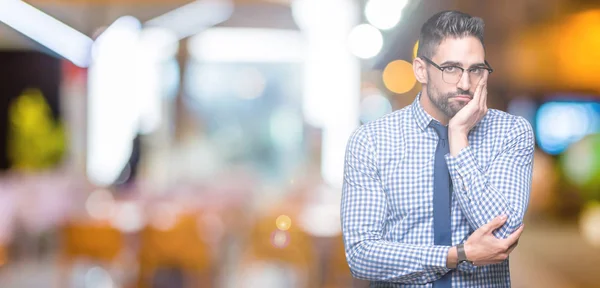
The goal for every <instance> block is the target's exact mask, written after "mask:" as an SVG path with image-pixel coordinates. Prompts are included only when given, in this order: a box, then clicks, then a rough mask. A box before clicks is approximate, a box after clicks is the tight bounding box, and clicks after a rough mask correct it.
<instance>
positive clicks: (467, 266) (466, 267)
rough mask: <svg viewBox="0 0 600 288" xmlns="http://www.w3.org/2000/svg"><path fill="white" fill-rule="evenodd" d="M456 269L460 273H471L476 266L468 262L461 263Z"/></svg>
mask: <svg viewBox="0 0 600 288" xmlns="http://www.w3.org/2000/svg"><path fill="white" fill-rule="evenodd" d="M456 269H457V270H459V271H462V272H467V273H473V272H475V270H476V269H477V266H475V265H473V264H471V263H469V262H462V263H460V264H458V267H456Z"/></svg>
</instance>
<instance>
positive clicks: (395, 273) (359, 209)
mask: <svg viewBox="0 0 600 288" xmlns="http://www.w3.org/2000/svg"><path fill="white" fill-rule="evenodd" d="M364 127H365V126H361V127H360V128H359V129H358V130H357V131H356V132H355V133H354V134H353V135H352V136H351V137H350V140H349V141H348V145H347V148H346V156H345V165H344V183H343V188H342V202H341V220H342V233H343V237H344V244H345V250H346V259H347V261H348V264H349V266H350V271H351V272H352V275H353V276H354V277H356V278H359V279H363V280H370V281H386V282H398V283H405V284H424V283H428V282H432V281H434V280H436V279H438V278H440V277H441V276H443V275H444V274H446V273H447V272H449V271H450V269H448V268H447V267H446V259H447V255H448V249H450V246H434V245H431V246H424V245H413V244H406V243H399V242H392V241H386V240H383V239H382V234H383V229H384V222H385V221H386V215H387V208H388V207H387V205H388V202H387V199H386V193H385V191H384V190H383V185H382V182H381V179H380V175H379V171H378V169H377V164H376V151H375V149H374V146H373V144H372V143H371V140H370V139H371V138H370V137H369V135H368V133H367V130H366V129H365V128H364Z"/></svg>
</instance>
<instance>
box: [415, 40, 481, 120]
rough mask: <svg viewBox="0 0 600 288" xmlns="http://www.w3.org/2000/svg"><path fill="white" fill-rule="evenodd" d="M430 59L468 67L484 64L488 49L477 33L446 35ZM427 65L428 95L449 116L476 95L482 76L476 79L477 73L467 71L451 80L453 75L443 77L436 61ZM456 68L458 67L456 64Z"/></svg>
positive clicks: (439, 63)
mask: <svg viewBox="0 0 600 288" xmlns="http://www.w3.org/2000/svg"><path fill="white" fill-rule="evenodd" d="M431 60H432V61H433V62H434V63H436V64H437V65H438V66H440V67H449V66H455V67H462V68H464V69H465V70H467V69H469V68H471V67H477V66H482V65H485V64H484V63H485V51H484V49H483V45H482V44H481V42H480V41H479V39H477V38H475V37H471V36H467V37H463V38H446V39H444V40H443V41H442V42H441V43H440V45H439V46H438V48H437V51H436V53H435V54H434V56H433V58H432V59H431ZM427 66H428V68H427V75H428V81H427V86H426V87H427V95H428V96H429V99H430V100H431V102H432V103H433V105H435V106H436V108H437V109H438V110H440V111H441V112H442V113H444V114H445V115H446V116H447V117H448V118H452V117H454V115H456V113H457V112H458V111H460V109H462V108H463V107H465V105H467V103H469V101H470V100H471V99H473V93H474V92H475V88H476V87H477V82H476V81H478V80H479V79H475V78H476V77H472V76H471V75H469V73H468V72H467V71H465V73H463V74H462V77H460V80H458V82H457V83H453V82H455V81H448V80H453V79H451V78H450V77H443V75H442V71H440V70H439V69H437V68H436V67H434V66H433V65H427ZM454 69H455V70H456V68H454ZM447 71H451V70H447ZM448 82H450V83H448Z"/></svg>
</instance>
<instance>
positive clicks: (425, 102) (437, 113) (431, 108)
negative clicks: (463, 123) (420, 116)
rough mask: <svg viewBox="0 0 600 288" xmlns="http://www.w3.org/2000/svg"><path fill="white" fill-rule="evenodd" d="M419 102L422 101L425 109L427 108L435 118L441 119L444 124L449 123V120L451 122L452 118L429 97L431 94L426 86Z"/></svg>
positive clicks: (428, 112) (426, 110)
mask: <svg viewBox="0 0 600 288" xmlns="http://www.w3.org/2000/svg"><path fill="white" fill-rule="evenodd" d="M419 102H420V103H421V107H423V110H425V112H427V114H429V115H431V117H433V119H435V120H437V121H439V122H440V123H442V124H443V125H448V122H450V118H449V117H448V116H446V114H444V112H442V111H440V110H439V109H438V108H437V107H435V105H434V104H433V103H432V102H431V100H430V99H429V94H428V93H427V89H426V88H424V89H423V90H422V91H421V99H419Z"/></svg>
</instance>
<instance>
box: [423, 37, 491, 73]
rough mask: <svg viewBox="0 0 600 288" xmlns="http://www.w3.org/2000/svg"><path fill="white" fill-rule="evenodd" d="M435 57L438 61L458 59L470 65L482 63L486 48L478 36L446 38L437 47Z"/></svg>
mask: <svg viewBox="0 0 600 288" xmlns="http://www.w3.org/2000/svg"><path fill="white" fill-rule="evenodd" d="M433 59H434V61H436V62H438V63H442V62H445V61H456V62H461V63H462V64H463V65H465V66H469V65H471V64H474V63H482V62H483V61H484V60H485V50H484V49H483V45H481V42H479V39H477V38H476V37H472V36H467V37H461V38H446V39H444V40H442V42H441V43H440V45H439V46H438V47H437V49H436V52H435V54H434V56H433Z"/></svg>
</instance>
